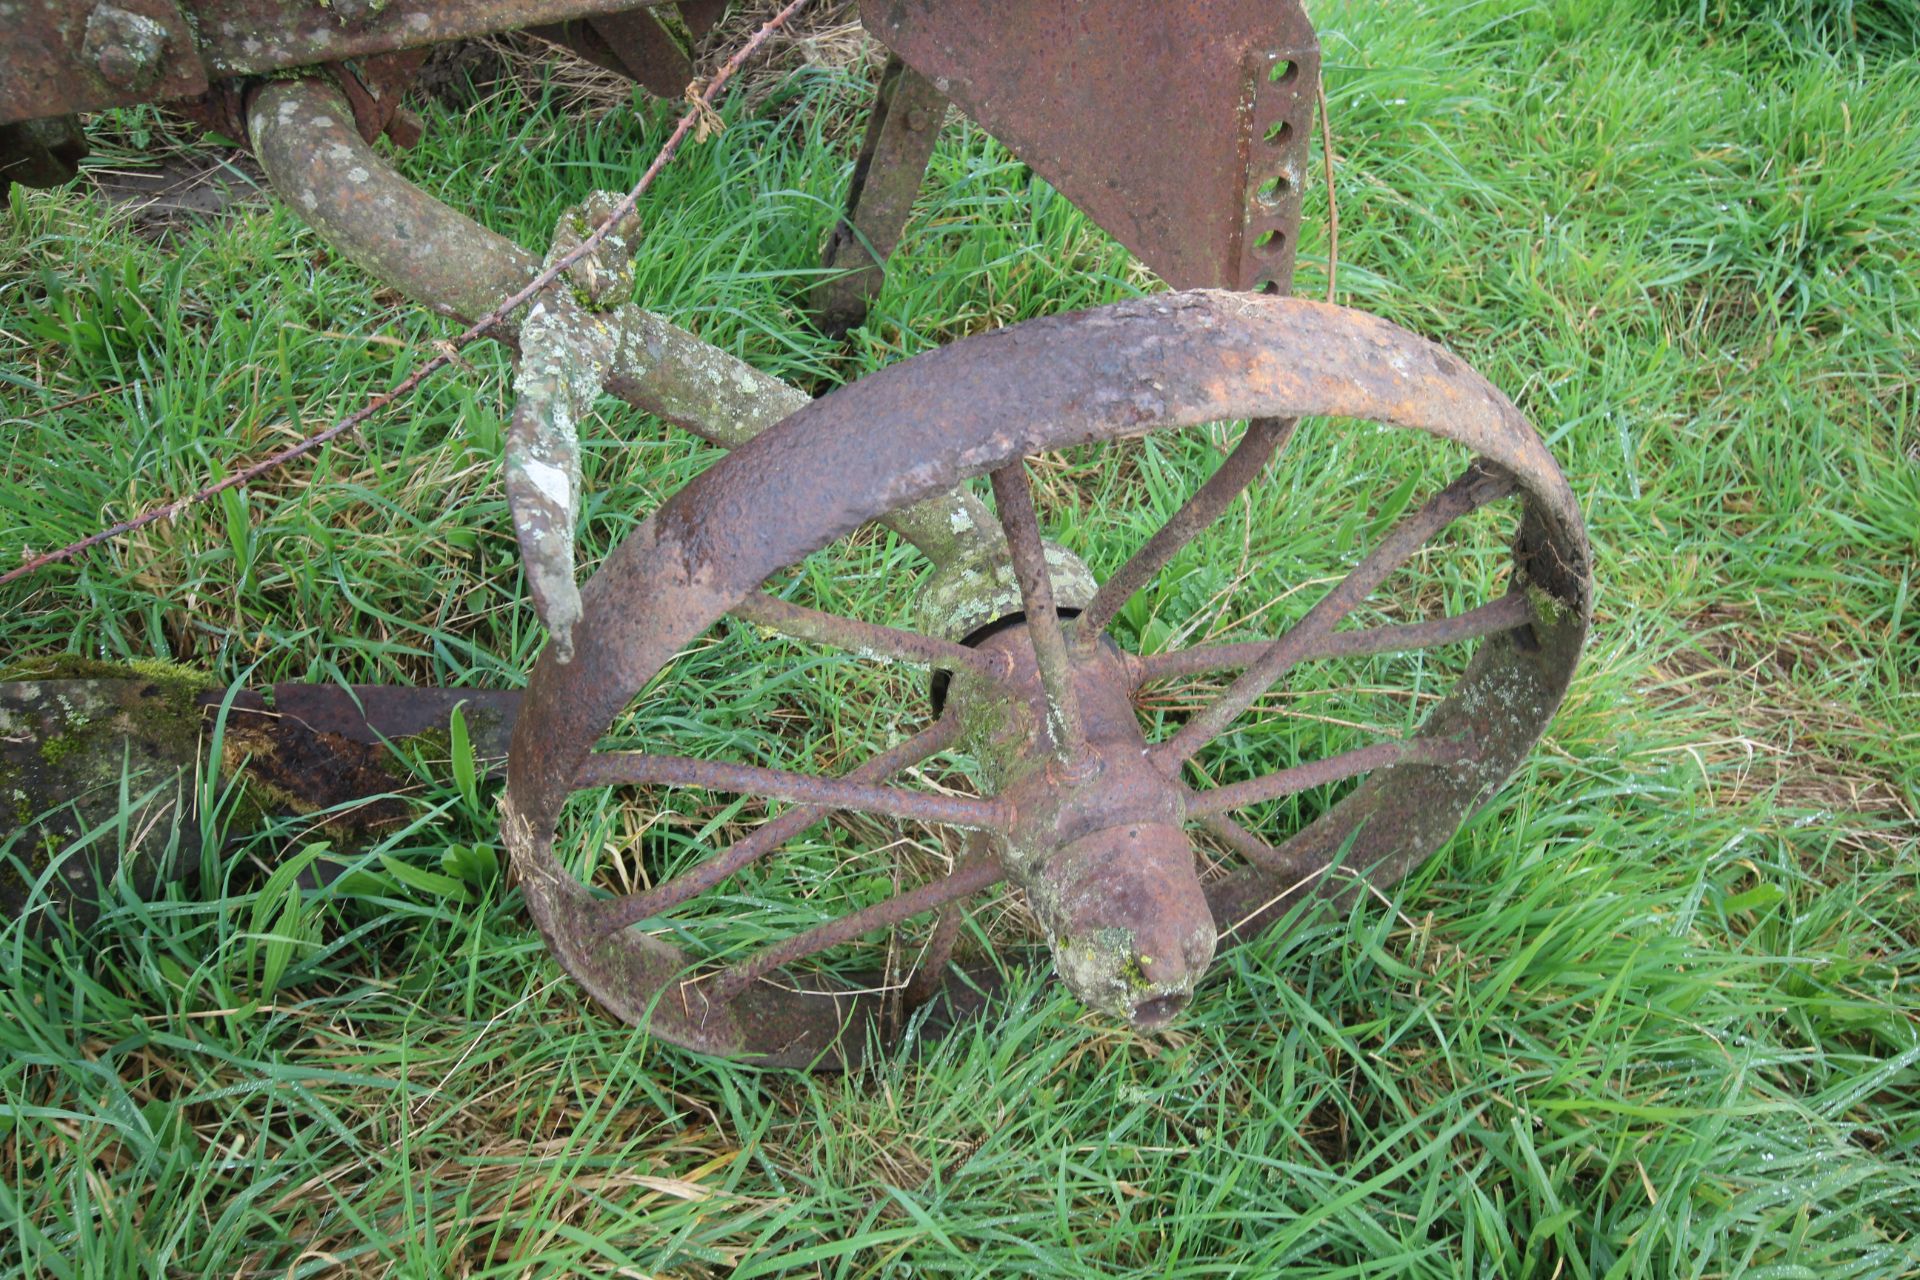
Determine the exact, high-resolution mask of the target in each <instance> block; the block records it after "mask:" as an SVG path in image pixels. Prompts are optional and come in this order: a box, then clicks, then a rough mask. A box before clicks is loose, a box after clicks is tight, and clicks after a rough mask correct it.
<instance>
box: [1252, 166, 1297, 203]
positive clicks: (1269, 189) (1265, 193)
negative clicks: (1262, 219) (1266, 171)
mask: <svg viewBox="0 0 1920 1280" xmlns="http://www.w3.org/2000/svg"><path fill="white" fill-rule="evenodd" d="M1292 193H1293V183H1291V182H1289V181H1288V180H1287V178H1286V177H1285V175H1283V174H1277V173H1276V174H1275V175H1274V176H1273V177H1271V178H1268V179H1267V180H1266V181H1265V182H1263V183H1261V184H1260V185H1259V186H1258V187H1256V188H1255V189H1254V192H1253V197H1254V199H1256V200H1258V201H1259V202H1260V203H1261V204H1264V205H1266V206H1267V207H1268V208H1273V207H1275V206H1277V205H1279V204H1281V203H1282V202H1284V201H1285V200H1286V198H1287V197H1288V196H1289V195H1291V194H1292Z"/></svg>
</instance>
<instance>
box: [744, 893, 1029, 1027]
mask: <svg viewBox="0 0 1920 1280" xmlns="http://www.w3.org/2000/svg"><path fill="white" fill-rule="evenodd" d="M1005 877H1006V873H1005V872H1004V871H1002V870H1001V869H1000V864H999V863H998V862H997V861H995V860H994V859H992V858H982V859H979V860H977V861H964V862H962V863H961V864H960V865H959V866H957V867H955V868H954V870H953V874H952V875H948V876H944V877H942V878H941V879H938V880H930V881H928V882H927V883H926V884H923V885H920V886H919V887H917V888H914V889H909V890H907V892H905V893H902V894H897V895H895V896H894V897H891V898H888V899H887V900H886V901H885V902H880V903H876V904H874V905H873V906H871V907H864V908H862V909H861V910H859V911H855V912H852V913H851V914H848V915H844V916H841V917H840V918H839V919H837V920H829V921H827V922H826V923H825V924H820V925H815V926H814V927H813V928H811V929H808V930H806V931H805V932H803V933H796V934H794V935H793V936H792V937H790V938H783V939H781V940H780V941H779V942H776V943H774V944H773V945H772V946H769V947H764V948H762V949H761V950H759V951H756V952H755V953H754V954H753V955H751V956H749V957H747V958H746V959H745V960H743V961H741V962H740V963H739V964H737V965H733V966H732V967H730V968H728V969H726V970H723V971H722V972H721V973H720V975H719V976H718V977H717V978H715V979H714V990H713V996H712V998H713V999H714V1000H716V1001H718V1002H719V1003H722V1004H724V1003H726V1002H727V1001H729V1000H732V999H733V998H735V997H736V996H738V995H739V994H740V993H741V992H742V991H744V990H746V989H747V988H748V987H749V986H751V985H753V983H755V982H757V981H758V980H759V979H761V978H764V977H766V976H767V975H768V974H769V973H772V972H773V971H774V970H775V969H778V968H780V967H782V966H783V965H789V964H792V963H793V962H794V961H795V960H802V959H805V958H806V957H807V956H810V955H813V954H814V953H816V952H819V951H824V950H826V949H827V948H828V947H833V946H838V945H840V944H841V943H844V942H851V941H853V939H855V938H858V937H859V936H860V935H861V934H863V933H867V932H869V931H871V930H874V929H884V928H886V927H887V926H889V925H895V924H899V923H900V922H901V921H902V920H906V919H909V918H911V917H913V916H917V915H920V914H921V913H922V912H927V911H932V910H934V909H936V908H938V907H942V906H945V905H946V904H947V903H949V902H954V901H957V900H959V899H961V898H966V897H970V896H972V895H973V894H976V893H979V892H980V891H981V890H982V889H991V888H992V887H993V886H994V885H996V884H999V883H1000V881H1001V880H1003V879H1005Z"/></svg>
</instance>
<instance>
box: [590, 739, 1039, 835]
mask: <svg viewBox="0 0 1920 1280" xmlns="http://www.w3.org/2000/svg"><path fill="white" fill-rule="evenodd" d="M621 783H632V784H639V785H656V786H658V785H665V786H673V787H705V788H706V789H707V790H709V791H735V792H739V793H740V794H742V795H751V796H762V797H765V798H766V799H768V800H789V801H792V802H793V803H795V804H805V805H825V806H826V807H828V808H830V809H849V810H852V811H853V812H855V813H878V814H884V815H885V816H887V817H890V818H906V819H908V820H910V821H913V822H934V823H940V824H942V825H945V826H950V827H965V828H968V829H969V830H975V831H997V830H999V829H1000V828H1001V827H1003V826H1004V825H1006V806H1005V805H1004V804H1002V803H1001V802H1000V801H998V800H989V799H981V798H980V797H978V796H943V795H938V794H935V793H934V792H931V791H909V790H907V789H906V788H905V787H890V786H885V785H882V784H879V783H873V782H855V781H852V780H851V779H848V778H822V777H818V776H816V775H814V774H810V773H794V772H792V771H791V770H788V769H763V768H761V767H759V766H758V765H751V764H732V763H729V762H727V761H724V760H694V759H691V758H690V757H687V756H656V755H651V754H649V753H647V752H645V751H600V752H595V753H594V754H593V755H590V756H588V757H587V758H586V760H585V762H583V763H582V764H581V766H580V771H579V772H578V773H576V774H575V775H574V778H573V785H574V787H575V788H576V789H579V788H585V787H605V786H615V785H619V784H621Z"/></svg>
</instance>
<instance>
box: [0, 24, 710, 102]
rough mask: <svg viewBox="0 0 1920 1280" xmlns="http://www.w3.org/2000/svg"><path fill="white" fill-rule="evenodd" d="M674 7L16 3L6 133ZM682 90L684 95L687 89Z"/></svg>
mask: <svg viewBox="0 0 1920 1280" xmlns="http://www.w3.org/2000/svg"><path fill="white" fill-rule="evenodd" d="M665 2H666V0H188V3H186V4H185V5H182V4H177V3H175V2H174V0H104V2H96V0H12V3H10V4H8V5H6V6H5V10H7V12H5V13H4V15H3V19H0V20H3V21H4V30H0V38H3V39H4V41H5V54H6V62H5V69H4V73H0V124H5V123H7V122H9V121H13V120H29V119H35V118H38V117H41V116H54V115H64V114H67V113H69V112H74V111H98V110H101V109H104V108H107V107H120V106H130V105H132V104H134V103H137V102H164V101H168V100H170V99H177V98H190V97H194V96H196V95H198V94H201V93H204V92H205V91H206V89H207V86H208V82H209V81H210V80H217V79H221V78H224V77H233V76H249V75H266V74H270V73H272V72H275V71H283V70H286V69H288V68H290V67H308V66H314V65H317V64H319V63H323V62H343V61H346V60H348V59H353V58H365V57H369V56H371V55H375V54H385V53H392V52H395V51H396V50H401V49H419V48H423V47H425V46H426V45H430V44H438V43H440V42H442V41H445V40H458V39H464V38H468V37H472V36H481V35H488V34H491V33H493V32H496V31H513V30H518V29H519V28H521V27H529V26H535V25H538V24H541V23H554V22H561V21H564V20H566V19H572V18H593V17H602V16H606V15H610V14H619V13H625V12H628V11H631V10H634V9H636V8H646V7H650V6H651V5H654V4H660V3H665ZM676 92H677V90H676Z"/></svg>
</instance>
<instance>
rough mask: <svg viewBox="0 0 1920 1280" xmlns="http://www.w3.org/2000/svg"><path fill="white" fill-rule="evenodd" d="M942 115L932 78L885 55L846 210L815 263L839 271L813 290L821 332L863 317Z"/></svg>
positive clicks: (834, 331)
mask: <svg viewBox="0 0 1920 1280" xmlns="http://www.w3.org/2000/svg"><path fill="white" fill-rule="evenodd" d="M946 117H947V100H946V99H945V98H944V97H942V96H941V94H940V91H939V90H938V89H936V88H935V87H934V85H933V82H932V81H931V80H929V79H927V78H926V77H925V76H923V75H921V74H920V73H919V72H918V71H915V70H914V69H913V68H912V67H909V66H908V65H907V64H906V63H904V62H902V61H901V60H900V59H899V57H898V56H897V55H896V56H894V57H890V58H888V59H887V65H886V68H885V70H883V71H882V72H881V73H880V90H879V92H878V93H877V94H876V95H875V97H874V103H873V115H872V117H871V118H870V119H869V120H868V122H867V137H866V141H865V142H863V143H862V144H861V146H860V158H859V159H858V160H856V161H854V165H853V180H852V182H851V183H849V184H848V187H847V206H846V208H847V211H846V215H845V216H844V217H843V218H841V220H840V221H839V222H837V223H835V224H834V228H833V231H832V232H831V233H830V234H829V235H828V236H827V245H826V249H825V250H824V251H823V252H822V254H821V262H820V265H821V266H823V267H825V268H827V270H829V271H832V272H835V273H837V274H835V275H832V276H829V277H828V278H827V279H825V280H823V281H821V282H820V283H819V284H818V285H815V286H814V289H813V298H812V304H813V310H814V313H815V315H816V316H817V317H818V320H819V324H820V327H821V329H823V330H824V331H825V332H827V333H829V334H832V335H835V336H838V335H840V334H843V333H845V332H846V331H847V330H849V329H852V328H854V327H855V326H856V325H858V324H860V323H861V322H862V321H863V320H865V319H866V318H867V305H868V304H869V303H870V302H872V301H873V298H874V295H876V294H878V293H879V292H880V287H881V285H883V284H884V283H885V282H886V270H887V259H888V258H889V257H891V256H892V254H893V250H894V247H895V246H896V245H898V244H899V243H900V233H901V231H902V230H903V229H905V227H906V225H907V215H908V214H909V213H911V212H912V210H913V201H914V197H915V196H917V195H918V194H919V193H920V183H921V180H922V179H923V178H924V177H925V175H926V172H927V161H928V160H930V159H931V158H932V157H933V144H934V143H935V142H936V141H937V140H938V139H939V137H940V125H941V123H942V122H943V121H944V120H945V119H946Z"/></svg>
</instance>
